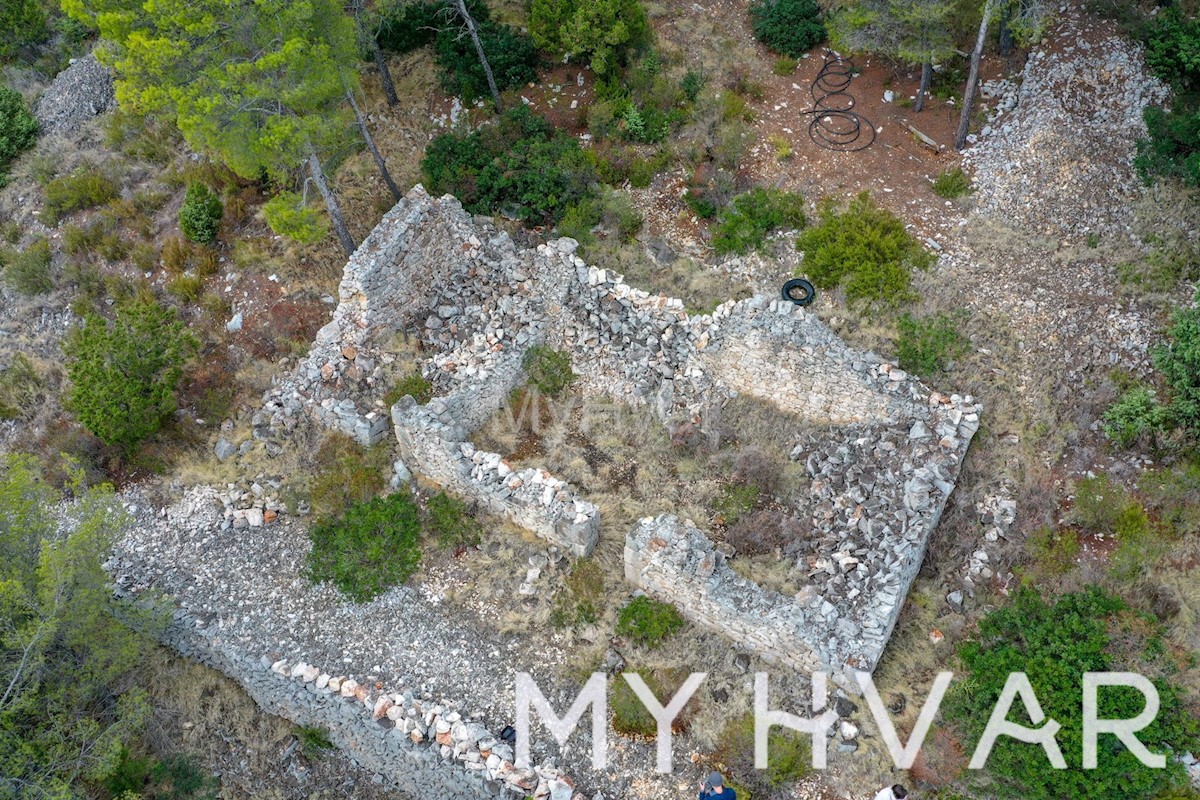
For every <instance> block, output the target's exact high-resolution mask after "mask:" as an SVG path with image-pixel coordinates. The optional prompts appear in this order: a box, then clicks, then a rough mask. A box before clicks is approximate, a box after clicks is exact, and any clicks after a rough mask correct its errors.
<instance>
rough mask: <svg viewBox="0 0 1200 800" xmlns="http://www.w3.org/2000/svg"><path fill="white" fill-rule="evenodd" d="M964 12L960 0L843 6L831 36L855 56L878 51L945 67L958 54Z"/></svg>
mask: <svg viewBox="0 0 1200 800" xmlns="http://www.w3.org/2000/svg"><path fill="white" fill-rule="evenodd" d="M958 11H959V7H958V5H957V4H956V3H955V2H954V0H906V1H905V2H894V0H860V2H856V3H839V4H835V5H834V7H833V9H832V11H831V15H830V18H829V20H828V28H829V36H830V39H831V40H832V41H833V45H834V47H837V48H839V49H841V50H845V51H849V52H852V53H864V52H866V53H878V54H880V55H883V56H887V57H889V58H895V59H899V60H900V61H903V62H905V63H907V64H912V65H921V64H941V63H943V62H945V61H946V60H947V59H948V58H950V57H951V56H952V55H953V54H954V44H955V42H954V23H955V18H956V16H961V15H960V14H958V13H957V12H958ZM976 13H978V10H977V9H976Z"/></svg>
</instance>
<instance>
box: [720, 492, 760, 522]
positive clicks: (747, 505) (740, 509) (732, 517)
mask: <svg viewBox="0 0 1200 800" xmlns="http://www.w3.org/2000/svg"><path fill="white" fill-rule="evenodd" d="M761 494H762V489H760V488H759V487H758V486H757V485H755V484H752V483H740V482H734V483H727V484H725V486H724V487H723V488H722V489H721V492H720V494H718V495H717V497H716V499H714V500H713V504H712V506H713V510H714V511H716V512H717V514H718V515H719V516H720V518H721V521H722V523H723V524H725V525H733V524H734V523H735V522H737V521H738V517H740V516H742V515H743V514H745V513H746V512H748V511H751V510H753V509H754V507H755V506H757V505H758V500H759V496H760V495H761Z"/></svg>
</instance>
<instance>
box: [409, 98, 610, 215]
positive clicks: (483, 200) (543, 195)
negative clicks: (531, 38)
mask: <svg viewBox="0 0 1200 800" xmlns="http://www.w3.org/2000/svg"><path fill="white" fill-rule="evenodd" d="M421 168H422V170H423V171H424V173H425V177H426V181H427V183H428V185H429V188H430V189H431V190H432V191H433V192H435V193H437V194H441V193H450V194H453V195H454V196H455V197H457V198H458V199H459V200H461V201H462V204H463V206H464V207H465V208H466V209H467V210H468V211H470V212H471V213H474V214H494V213H497V212H504V213H508V214H511V215H513V216H515V217H518V218H519V219H521V220H523V221H525V222H527V223H530V224H534V223H553V222H556V221H557V220H558V219H560V218H561V217H562V215H563V213H564V212H565V211H566V210H567V208H569V207H570V206H571V205H573V204H575V203H577V202H579V201H580V200H582V199H584V198H586V197H590V196H592V195H593V194H594V193H595V173H594V170H593V167H592V166H591V164H590V163H589V161H588V158H587V156H586V155H585V154H584V152H583V151H582V150H581V149H580V147H579V143H578V141H577V140H576V139H575V137H573V136H571V135H569V134H567V133H566V132H564V131H561V130H558V129H556V128H554V126H552V125H551V124H550V123H548V122H547V121H546V120H544V119H543V118H541V117H539V116H537V115H535V114H534V113H533V112H532V111H530V110H529V109H528V108H527V107H526V106H524V105H520V106H517V107H515V108H513V109H510V110H509V111H506V112H505V113H504V114H503V115H502V116H501V117H500V118H499V120H497V122H496V124H495V125H490V126H487V127H485V128H481V129H480V130H477V131H473V132H470V133H466V134H459V133H447V134H443V135H441V136H438V137H437V138H435V139H434V140H433V141H432V142H430V143H429V146H428V147H427V148H426V150H425V157H424V159H423V160H422V161H421Z"/></svg>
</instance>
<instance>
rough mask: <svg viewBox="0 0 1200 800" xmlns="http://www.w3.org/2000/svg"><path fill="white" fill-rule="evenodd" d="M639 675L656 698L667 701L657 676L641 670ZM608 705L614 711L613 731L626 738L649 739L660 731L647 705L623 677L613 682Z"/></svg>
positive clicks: (618, 677)
mask: <svg viewBox="0 0 1200 800" xmlns="http://www.w3.org/2000/svg"><path fill="white" fill-rule="evenodd" d="M626 671H627V672H628V671H629V670H626ZM638 674H639V675H641V676H642V679H643V680H644V681H646V686H648V687H649V688H650V691H652V692H654V696H655V697H657V698H658V699H659V700H664V701H665V698H664V694H666V693H665V692H663V691H662V685H661V683H660V682H659V680H658V678H657V676H655V674H654V673H653V672H650V671H646V670H639V671H638ZM608 705H609V708H611V709H612V725H613V730H614V731H616V732H617V733H620V734H624V735H625V736H644V737H648V736H654V734H655V733H656V732H657V731H658V723H657V722H655V720H654V716H653V715H651V713H650V711H649V710H648V709H647V708H646V705H645V703H643V702H642V701H641V700H640V699H639V698H638V696H637V695H636V694H634V693H633V689H632V688H630V686H629V681H627V680H625V678H624V677H623V676H620V675H618V676H617V677H616V679H615V680H614V681H613V684H612V693H611V694H610V695H609V697H608Z"/></svg>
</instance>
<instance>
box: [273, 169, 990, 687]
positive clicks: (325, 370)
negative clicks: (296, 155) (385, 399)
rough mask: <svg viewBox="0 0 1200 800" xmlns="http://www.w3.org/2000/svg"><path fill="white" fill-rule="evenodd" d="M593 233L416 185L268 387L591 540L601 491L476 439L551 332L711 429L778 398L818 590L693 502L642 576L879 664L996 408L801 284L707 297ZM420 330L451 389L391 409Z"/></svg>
mask: <svg viewBox="0 0 1200 800" xmlns="http://www.w3.org/2000/svg"><path fill="white" fill-rule="evenodd" d="M575 250H576V243H575V242H574V241H573V240H571V239H558V240H555V241H551V242H550V243H548V244H543V245H539V246H538V247H537V248H536V249H526V248H521V247H518V246H517V245H516V244H515V243H514V242H513V240H512V239H511V238H510V237H509V236H508V234H507V233H505V232H502V231H498V230H497V229H496V228H495V227H494V225H493V224H492V223H491V221H490V220H489V219H487V218H481V217H475V218H472V216H471V215H469V214H467V213H466V212H465V211H464V210H463V209H462V207H461V205H460V204H459V203H458V202H457V200H455V199H454V198H453V197H449V196H447V197H443V198H440V199H434V198H432V197H430V196H429V195H428V194H427V193H426V192H425V190H424V189H423V188H422V187H420V186H418V187H416V188H414V189H413V190H412V191H411V192H410V193H409V194H408V195H407V196H406V197H405V199H404V200H402V201H401V202H400V203H399V204H397V206H396V207H395V208H394V209H392V211H391V212H389V213H388V214H387V215H386V216H385V217H384V219H383V221H382V222H381V223H380V224H379V225H378V226H377V227H376V229H375V230H374V231H373V232H372V233H371V235H370V236H369V237H368V238H367V240H366V241H365V242H363V244H362V245H361V246H360V247H359V249H358V251H357V252H356V253H355V254H354V255H353V257H352V258H351V259H350V261H349V263H348V264H347V266H346V269H345V273H344V277H343V280H342V283H341V286H340V304H339V306H338V308H337V310H336V312H335V314H334V316H333V319H332V321H331V322H330V323H329V324H328V325H326V326H325V327H324V328H322V329H321V330H320V332H319V333H318V335H317V338H316V342H315V343H314V346H313V349H312V351H311V353H310V354H309V356H308V358H307V360H305V361H304V362H303V363H302V364H301V365H300V366H299V368H298V369H297V370H296V371H295V372H294V374H293V375H292V376H291V377H290V378H289V379H288V380H287V381H285V382H283V383H282V384H281V385H279V386H278V387H276V388H275V389H273V390H272V391H271V392H269V394H268V396H267V398H266V403H265V408H264V410H265V411H266V412H268V413H269V414H270V417H271V424H272V425H273V426H284V427H286V426H288V425H289V424H292V423H290V422H289V421H290V420H294V419H297V418H299V416H300V415H302V414H305V413H309V412H311V413H313V414H315V415H316V416H317V417H318V418H319V419H320V420H321V421H322V422H323V423H324V424H326V425H328V426H331V427H334V428H337V429H341V430H343V431H345V432H346V433H348V434H350V435H352V436H354V437H355V438H357V439H358V440H359V441H360V442H362V443H363V444H364V445H369V444H373V443H376V442H378V441H381V440H382V439H383V438H384V437H386V436H387V435H388V433H389V429H391V430H392V431H394V435H395V436H396V438H397V440H398V442H399V445H400V451H401V453H402V456H403V459H404V461H405V463H406V464H407V467H408V468H409V469H411V470H412V471H413V472H415V473H416V474H417V475H419V476H421V477H422V478H423V479H425V480H428V481H430V482H432V483H434V484H437V485H439V486H442V487H444V488H446V489H448V490H450V491H453V492H455V493H457V494H459V495H462V496H463V497H465V498H467V499H468V500H470V501H472V502H473V503H475V504H476V505H477V506H478V507H480V508H482V509H484V510H486V511H487V512H489V513H491V514H494V515H497V516H500V517H504V518H507V519H509V520H511V521H513V522H515V523H517V524H518V525H520V526H522V527H524V528H526V529H528V530H530V531H533V532H534V533H536V534H538V535H539V536H541V537H543V538H545V539H547V540H549V541H551V542H554V543H556V544H558V545H560V546H562V547H563V548H565V549H567V550H568V551H570V552H571V553H573V554H575V555H577V556H586V555H587V554H589V553H590V552H591V550H592V548H593V547H594V546H595V544H596V541H597V537H598V535H599V519H598V511H597V509H596V507H595V506H594V505H593V504H591V503H589V502H588V501H587V499H586V498H584V497H581V496H580V495H579V494H578V493H576V492H575V491H574V490H573V489H572V488H571V487H570V486H569V485H567V484H566V483H565V482H563V481H561V480H559V479H557V478H555V477H554V476H553V475H551V474H550V473H548V472H547V471H546V470H544V469H538V468H527V469H523V470H519V471H514V470H513V468H512V467H511V466H510V465H509V464H508V463H506V461H505V460H504V459H503V458H502V457H501V455H500V454H497V453H488V452H483V451H481V450H479V449H477V448H476V447H475V446H474V445H473V444H471V442H470V436H471V433H472V431H474V430H476V429H477V428H479V427H480V426H481V425H483V423H484V422H485V421H486V420H488V419H489V418H490V417H491V416H492V415H493V414H494V413H495V412H496V411H497V410H498V409H500V408H501V406H502V404H503V403H504V402H505V400H506V398H507V397H508V396H509V394H510V392H511V391H512V390H513V389H514V388H516V387H517V386H519V385H521V384H522V383H524V381H525V380H526V378H525V375H524V371H523V368H522V361H523V357H524V355H525V353H526V352H527V351H528V350H529V349H530V348H531V347H533V346H535V345H547V346H550V347H553V348H555V349H560V350H565V351H566V352H568V353H569V354H570V357H571V363H572V367H573V369H574V371H575V372H576V373H577V374H578V376H579V380H578V384H579V386H580V389H581V391H582V392H584V393H585V394H589V395H594V396H602V397H606V398H611V399H613V400H617V401H620V402H624V403H628V404H631V405H645V406H649V407H650V408H652V409H653V411H654V412H655V413H656V414H657V415H658V417H659V418H660V419H661V420H662V422H663V424H664V425H666V426H668V427H674V426H678V425H681V424H684V425H696V426H700V427H702V426H703V425H704V424H705V412H706V409H709V408H713V407H716V406H719V405H720V403H722V402H723V401H724V400H726V399H728V398H730V397H733V396H736V395H738V394H744V395H749V396H752V397H755V398H759V399H761V400H764V401H767V402H770V403H772V404H774V405H775V406H776V407H777V408H778V409H779V410H780V411H781V412H782V413H783V418H785V419H790V420H794V421H795V423H796V425H795V429H794V430H786V429H785V430H780V431H779V435H780V436H781V437H785V438H787V439H789V444H792V445H794V449H793V450H792V458H793V459H796V460H799V461H802V462H803V463H804V464H805V467H806V470H807V474H808V477H809V479H810V483H809V489H808V493H807V497H805V498H802V499H801V501H800V502H799V503H797V507H796V508H795V509H794V513H795V514H796V515H797V516H798V517H800V518H802V519H803V520H805V521H806V523H807V525H806V528H807V530H808V531H809V533H808V535H806V536H804V537H802V538H801V540H799V541H795V542H792V543H790V544H789V545H788V547H787V548H785V553H786V556H787V558H789V559H792V560H794V562H795V566H794V570H795V571H796V572H797V573H798V575H799V577H800V578H801V581H800V583H801V584H802V586H803V588H802V589H801V591H800V592H798V593H797V594H796V595H795V596H792V597H785V596H781V595H779V594H778V593H776V592H772V591H768V590H765V589H763V588H761V587H759V586H757V585H756V584H754V583H753V582H751V581H749V580H746V579H745V578H742V577H739V576H738V575H737V574H736V573H734V572H733V570H732V569H731V568H730V566H729V564H728V563H727V559H726V556H725V555H724V554H723V553H722V552H721V551H720V550H718V549H717V548H716V547H714V544H713V542H712V541H711V540H710V539H709V538H708V537H707V536H706V535H705V534H704V533H703V532H701V531H700V530H699V529H698V528H697V527H696V526H695V525H694V524H691V523H690V522H688V521H681V520H679V519H677V518H676V517H673V516H662V517H659V518H657V519H646V520H643V521H642V522H641V524H639V525H638V526H636V527H635V528H634V529H633V530H632V531H630V532H629V533H628V536H627V539H626V542H625V547H624V553H625V555H624V561H625V565H624V569H625V576H626V578H627V579H628V580H629V582H630V583H631V584H633V585H634V586H636V587H639V588H641V589H642V590H644V591H645V592H647V593H648V594H650V595H652V596H655V597H658V598H661V599H664V600H669V601H671V602H673V603H675V605H676V606H678V607H679V609H680V610H681V611H682V613H683V614H684V615H685V616H687V617H688V618H690V619H691V620H692V621H693V622H694V623H696V624H698V625H702V626H704V627H706V628H709V629H712V630H714V631H717V632H719V633H721V634H723V635H725V636H727V637H729V638H730V639H731V640H733V641H734V642H736V643H738V644H739V645H740V646H743V647H745V648H746V649H748V650H750V651H752V652H755V653H757V654H759V655H761V656H763V657H764V658H766V659H767V660H770V661H775V662H777V663H781V664H785V665H789V666H793V667H796V668H800V669H804V670H810V671H811V670H827V671H831V672H832V673H834V676H835V679H837V680H839V682H841V683H843V684H845V685H849V686H851V688H853V687H852V683H851V681H850V680H849V677H850V675H849V673H850V672H851V671H852V670H866V671H871V670H873V669H874V667H875V665H876V664H877V663H878V660H879V658H880V656H881V654H882V652H883V649H884V647H885V645H886V644H887V641H888V637H889V636H890V634H891V631H892V628H893V627H894V625H895V623H896V620H897V618H898V616H899V613H900V609H901V606H902V605H903V600H904V598H905V596H906V595H907V592H908V590H909V587H910V585H911V584H912V581H913V579H914V578H915V577H916V574H917V572H918V571H919V569H920V566H921V561H922V559H923V557H924V553H925V548H926V544H927V542H928V539H929V535H930V533H931V531H932V530H933V528H934V526H935V525H936V524H937V521H938V517H939V515H940V514H941V511H942V508H943V506H944V504H945V502H946V499H947V497H948V496H949V494H950V492H951V490H952V489H953V487H954V481H955V479H956V477H957V475H958V471H959V467H960V465H961V462H962V459H963V457H964V455H965V453H966V450H967V447H968V445H969V443H970V441H971V437H972V436H973V435H974V433H975V431H976V430H977V429H978V427H979V413H980V407H979V406H978V404H977V403H975V401H974V400H973V399H972V398H971V397H970V396H965V397H964V396H959V395H956V394H953V395H945V394H940V393H938V392H933V391H930V390H929V389H927V388H926V387H924V386H923V385H922V384H921V383H920V382H919V381H917V380H916V379H914V378H913V377H911V376H909V375H907V374H905V373H904V372H903V371H902V370H900V369H899V368H897V367H895V366H893V365H891V364H888V363H886V362H885V361H883V360H882V359H880V358H878V357H877V356H875V355H874V354H871V353H866V352H859V351H855V350H852V349H851V348H849V347H848V346H847V345H846V344H845V343H844V342H842V341H841V340H840V339H839V338H838V337H837V336H835V335H834V334H833V333H832V332H831V331H830V330H829V329H828V328H827V327H826V326H825V325H824V324H822V323H821V322H820V320H818V319H817V317H816V316H815V315H814V314H813V313H811V312H810V311H807V310H805V309H802V308H799V307H797V306H795V305H794V304H792V303H790V302H787V301H785V300H781V299H771V298H765V297H761V296H760V297H754V298H751V299H747V300H741V301H737V302H728V303H725V304H724V305H721V306H719V307H718V308H716V309H715V310H714V311H713V312H712V313H711V314H703V315H689V314H688V313H686V312H685V310H684V308H683V303H682V301H680V300H678V299H672V298H667V297H663V296H658V295H651V294H648V293H646V292H644V291H641V290H638V289H636V288H633V287H630V286H628V285H626V284H625V283H623V282H622V279H621V276H619V275H615V274H613V273H611V272H609V271H606V270H604V269H597V268H596V267H592V266H589V265H587V264H586V263H585V262H584V261H583V260H581V259H580V258H579V257H578V256H577V255H576V254H575ZM401 331H420V332H421V333H420V335H421V338H422V339H423V341H424V344H425V347H426V352H427V353H428V354H429V356H428V358H427V360H426V362H425V365H424V368H423V372H424V375H425V377H426V378H427V379H428V380H430V381H431V382H432V384H433V386H434V388H435V397H434V399H433V400H431V401H430V402H428V403H426V404H423V405H422V404H418V403H417V402H416V401H415V400H414V399H413V398H412V397H406V398H403V399H402V400H401V401H400V402H399V403H397V404H396V405H395V406H394V407H392V408H390V409H388V408H385V407H383V403H382V401H381V399H380V398H381V396H382V392H383V390H384V389H385V388H386V386H385V383H386V382H385V381H384V380H383V375H384V370H383V369H382V366H381V361H382V360H383V359H384V358H386V356H384V355H382V354H381V353H380V345H381V343H382V342H384V341H386V340H388V339H389V338H390V337H392V336H393V335H395V334H396V333H397V332H401Z"/></svg>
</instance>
